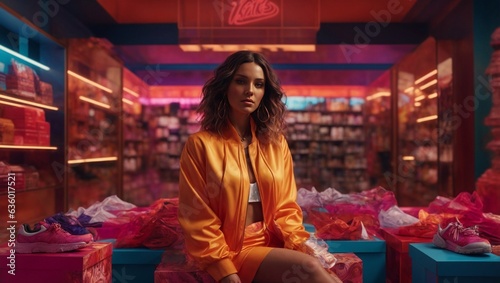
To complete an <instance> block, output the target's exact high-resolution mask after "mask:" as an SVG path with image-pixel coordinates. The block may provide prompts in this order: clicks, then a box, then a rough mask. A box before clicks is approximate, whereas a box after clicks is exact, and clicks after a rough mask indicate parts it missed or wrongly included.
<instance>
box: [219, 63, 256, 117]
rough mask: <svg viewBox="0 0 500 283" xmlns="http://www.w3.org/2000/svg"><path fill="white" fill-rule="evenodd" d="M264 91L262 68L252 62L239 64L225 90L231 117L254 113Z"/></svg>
mask: <svg viewBox="0 0 500 283" xmlns="http://www.w3.org/2000/svg"><path fill="white" fill-rule="evenodd" d="M264 89H265V78H264V71H263V70H262V68H261V67H260V66H259V65H257V64H255V63H253V62H251V63H243V64H241V66H240V67H239V68H238V70H236V73H235V74H234V76H233V80H232V81H231V83H230V84H229V88H228V90H227V99H228V101H229V105H230V107H231V109H230V113H231V115H233V116H242V115H244V116H248V115H250V114H251V113H252V112H254V111H255V110H256V109H257V107H259V104H260V102H261V101H262V98H263V97H264Z"/></svg>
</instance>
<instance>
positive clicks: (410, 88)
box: [403, 86, 415, 93]
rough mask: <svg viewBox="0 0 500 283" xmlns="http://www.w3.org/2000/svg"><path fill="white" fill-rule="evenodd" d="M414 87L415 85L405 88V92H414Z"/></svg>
mask: <svg viewBox="0 0 500 283" xmlns="http://www.w3.org/2000/svg"><path fill="white" fill-rule="evenodd" d="M414 89H415V88H414V87H412V86H410V87H409V88H407V89H405V90H403V92H406V93H410V92H412V91H413V90H414Z"/></svg>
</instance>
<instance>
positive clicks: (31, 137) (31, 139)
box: [14, 130, 39, 145]
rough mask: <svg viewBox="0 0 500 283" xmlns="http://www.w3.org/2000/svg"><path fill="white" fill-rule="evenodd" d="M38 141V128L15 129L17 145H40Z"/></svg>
mask: <svg viewBox="0 0 500 283" xmlns="http://www.w3.org/2000/svg"><path fill="white" fill-rule="evenodd" d="M38 143H39V142H38V132H37V131H36V130H14V144H15V145H38Z"/></svg>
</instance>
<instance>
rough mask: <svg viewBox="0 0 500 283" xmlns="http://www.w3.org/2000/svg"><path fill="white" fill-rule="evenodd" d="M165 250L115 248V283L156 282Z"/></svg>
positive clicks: (113, 267) (113, 263)
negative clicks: (158, 268) (156, 272)
mask: <svg viewBox="0 0 500 283" xmlns="http://www.w3.org/2000/svg"><path fill="white" fill-rule="evenodd" d="M164 252H165V250H152V249H147V248H127V249H122V248H119V249H117V248H113V256H112V258H111V264H112V272H113V273H112V278H113V283H115V282H117V283H136V282H137V283H154V275H155V270H156V267H157V266H158V264H160V262H161V260H162V256H163V253H164Z"/></svg>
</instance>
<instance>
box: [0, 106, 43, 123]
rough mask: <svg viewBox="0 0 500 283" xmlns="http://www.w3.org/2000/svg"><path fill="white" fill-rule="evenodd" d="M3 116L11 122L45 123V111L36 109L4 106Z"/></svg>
mask: <svg viewBox="0 0 500 283" xmlns="http://www.w3.org/2000/svg"><path fill="white" fill-rule="evenodd" d="M2 109H3V110H2V116H3V118H6V119H11V120H15V119H17V120H28V121H45V112H44V110H43V109H40V108H35V107H29V106H26V107H15V106H7V105H5V106H3V107H2Z"/></svg>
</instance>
